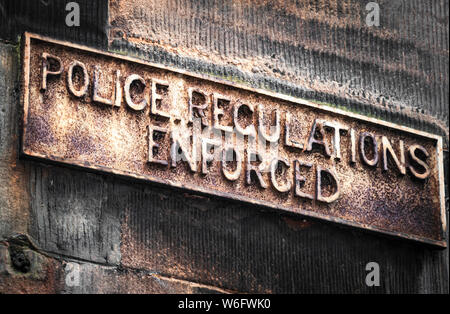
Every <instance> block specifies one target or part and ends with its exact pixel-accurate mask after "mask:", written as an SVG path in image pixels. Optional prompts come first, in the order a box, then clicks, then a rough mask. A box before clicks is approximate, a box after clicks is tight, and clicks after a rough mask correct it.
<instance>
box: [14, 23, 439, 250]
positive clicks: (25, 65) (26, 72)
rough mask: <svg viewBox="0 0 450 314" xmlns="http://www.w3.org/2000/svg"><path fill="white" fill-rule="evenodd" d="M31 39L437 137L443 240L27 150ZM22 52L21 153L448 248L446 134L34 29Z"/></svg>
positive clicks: (426, 136)
mask: <svg viewBox="0 0 450 314" xmlns="http://www.w3.org/2000/svg"><path fill="white" fill-rule="evenodd" d="M32 39H33V40H40V41H44V42H47V43H51V44H55V45H60V46H65V47H68V48H72V49H76V50H81V51H83V52H89V53H94V54H99V55H103V56H106V57H111V58H114V59H120V60H124V61H128V62H133V63H137V64H141V65H145V66H149V67H154V68H158V69H161V70H165V71H170V72H174V73H177V74H182V75H186V76H190V77H193V78H197V79H202V80H207V81H211V82H214V83H218V84H222V85H226V86H231V87H234V88H238V89H242V90H246V91H250V92H253V93H257V94H262V95H265V96H269V97H272V98H275V99H281V100H284V101H288V102H290V103H292V104H295V105H302V106H307V107H310V108H314V109H317V110H320V111H325V112H329V113H332V114H336V115H340V116H344V117H348V118H352V119H355V120H360V121H364V122H365V123H369V124H375V125H378V126H380V125H381V126H385V127H388V128H390V129H393V130H397V131H401V132H404V133H409V134H412V135H414V136H419V137H423V138H426V139H430V140H434V141H436V157H437V158H436V159H437V163H438V165H437V166H438V180H439V189H438V190H439V203H440V218H441V232H442V234H443V235H444V239H443V240H442V241H438V240H433V239H430V238H427V237H422V236H416V235H411V234H408V233H405V232H396V231H391V230H386V229H383V228H380V227H374V226H369V225H367V224H363V223H357V222H353V221H349V220H345V219H342V218H336V217H332V216H329V215H324V214H320V213H316V212H312V211H308V210H302V209H299V210H298V212H292V210H289V209H288V208H287V207H285V206H274V205H273V204H271V203H269V202H265V201H260V200H255V199H251V198H249V197H246V196H236V195H230V194H228V193H226V192H220V191H217V190H214V189H209V188H199V187H197V186H191V185H190V184H189V183H187V184H184V183H175V182H172V181H169V180H164V179H161V178H157V177H154V176H151V175H140V174H137V173H133V172H128V171H123V170H117V169H113V168H109V167H103V166H98V165H93V164H90V163H87V162H83V161H80V160H69V159H63V158H59V157H57V156H46V155H42V154H39V153H36V152H30V151H26V150H24V139H25V134H26V131H27V117H28V107H29V92H28V91H29V87H30V53H31V40H32ZM21 54H22V56H21V58H20V59H21V60H20V61H21V65H22V69H21V87H22V88H21V92H20V102H21V106H22V108H23V112H22V114H23V116H22V120H21V121H22V123H23V124H22V127H21V128H20V131H21V139H20V156H26V157H32V158H37V159H39V160H46V161H48V160H50V161H52V162H56V163H58V164H65V165H71V166H75V167H81V168H83V169H87V170H93V171H100V172H103V173H104V172H106V173H110V174H115V175H119V176H123V177H132V178H134V179H138V180H144V181H146V182H149V181H150V182H154V183H157V184H162V185H168V186H170V187H172V188H180V189H184V190H189V191H193V192H196V193H200V194H205V195H213V196H217V197H222V198H226V199H232V200H236V201H240V202H245V203H249V204H253V205H258V206H264V207H268V208H271V209H276V210H283V211H286V212H289V213H293V214H299V215H303V216H306V217H312V218H317V219H320V220H325V221H329V222H333V223H337V224H340V225H346V226H350V227H356V228H358V229H362V230H366V231H373V232H376V233H381V234H385V235H389V236H394V237H397V238H403V239H408V240H414V241H417V242H421V243H424V244H429V245H432V246H437V247H440V248H447V241H446V237H445V236H446V232H447V220H446V210H445V183H444V180H445V178H444V156H443V154H444V152H443V138H442V136H440V135H436V134H432V133H428V132H425V131H420V130H416V129H413V128H410V127H406V126H402V125H398V124H395V123H392V122H388V121H384V120H380V119H376V118H372V117H368V116H364V115H361V114H357V113H354V112H349V111H345V110H342V109H338V108H333V107H330V106H327V105H322V104H319V103H315V102H313V101H309V100H305V99H302V98H297V97H292V96H288V95H283V94H280V93H275V92H271V91H267V90H263V89H260V88H253V87H250V86H247V85H244V84H239V83H234V82H230V81H227V80H224V79H220V78H217V77H212V76H209V75H204V74H199V73H193V72H190V71H186V70H183V69H179V68H174V67H170V66H164V65H161V64H156V63H152V62H148V61H144V60H141V59H138V58H135V57H130V56H126V55H121V54H117V53H112V52H109V51H103V50H99V49H96V48H92V47H88V46H84V45H80V44H74V43H70V42H67V41H63V40H57V39H52V38H49V37H46V36H41V35H38V34H36V33H31V32H25V33H24V34H23V36H22V41H21Z"/></svg>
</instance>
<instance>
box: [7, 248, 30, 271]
mask: <svg viewBox="0 0 450 314" xmlns="http://www.w3.org/2000/svg"><path fill="white" fill-rule="evenodd" d="M9 255H10V258H11V264H12V266H13V267H14V269H16V270H18V271H20V272H22V273H27V272H29V271H30V268H31V263H30V260H29V259H28V258H27V257H26V256H25V253H24V252H23V249H22V247H20V246H15V245H12V246H10V247H9Z"/></svg>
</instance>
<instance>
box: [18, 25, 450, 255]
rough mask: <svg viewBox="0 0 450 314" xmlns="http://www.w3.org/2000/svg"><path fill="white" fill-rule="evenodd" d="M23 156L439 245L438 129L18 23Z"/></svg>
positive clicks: (440, 177) (440, 184)
mask: <svg viewBox="0 0 450 314" xmlns="http://www.w3.org/2000/svg"><path fill="white" fill-rule="evenodd" d="M22 55H23V56H22V62H23V63H22V64H23V76H22V84H23V94H22V102H23V110H24V116H23V122H24V123H23V134H22V154H24V155H26V156H30V157H36V158H40V159H45V160H51V161H56V162H61V163H65V164H70V165H75V166H80V167H83V168H88V169H92V170H100V171H104V172H109V173H114V174H119V175H123V176H129V177H133V178H138V179H143V180H147V181H152V182H157V183H160V184H167V185H170V186H173V187H177V188H184V189H189V190H193V191H196V192H200V193H207V194H211V195H216V196H219V197H225V198H231V199H235V200H240V201H245V202H248V203H252V204H259V205H263V206H268V207H272V208H276V209H280V210H285V211H289V212H293V213H298V214H302V215H306V216H311V217H316V218H320V219H325V220H328V221H333V222H338V223H341V224H346V225H351V226H355V227H359V228H363V229H369V230H372V231H377V232H381V233H385V234H389V235H394V236H397V237H403V238H408V239H412V240H416V241H420V242H424V243H428V244H433V245H437V246H442V247H445V246H446V241H445V238H444V234H445V230H446V225H445V222H446V220H445V208H444V177H443V151H442V138H441V137H440V136H436V135H432V134H428V133H425V132H421V131H417V130H413V129H410V128H406V127H402V126H399V125H395V124H393V123H389V122H386V121H381V120H377V119H373V118H368V117H364V116H361V115H358V114H354V113H350V112H346V111H343V110H339V109H335V108H332V107H330V106H326V105H323V104H317V103H314V102H310V101H306V100H302V99H297V98H292V97H289V96H284V95H279V94H275V93H272V92H268V91H263V90H259V89H253V88H250V87H248V86H243V85H239V84H234V83H230V82H227V81H224V80H220V79H215V78H210V77H207V76H204V75H199V74H194V73H188V72H185V71H182V70H179V69H171V68H168V67H165V66H161V65H155V64H151V63H148V62H144V61H142V60H138V59H133V58H130V57H127V56H122V55H116V54H112V53H107V52H103V51H98V50H95V49H92V48H87V47H83V46H79V45H75V44H70V43H66V42H61V41H56V40H52V39H48V38H43V37H40V36H38V35H33V34H29V33H26V34H25V35H24V38H23V53H22Z"/></svg>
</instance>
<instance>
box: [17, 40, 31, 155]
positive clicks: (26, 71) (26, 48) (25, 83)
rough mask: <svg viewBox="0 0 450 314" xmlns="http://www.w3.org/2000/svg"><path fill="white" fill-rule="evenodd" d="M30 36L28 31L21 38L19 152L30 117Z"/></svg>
mask: <svg viewBox="0 0 450 314" xmlns="http://www.w3.org/2000/svg"><path fill="white" fill-rule="evenodd" d="M30 41H31V39H30V36H28V35H27V33H25V34H24V36H22V40H21V47H20V48H21V49H20V51H21V53H22V60H21V62H22V71H21V74H22V77H21V80H20V81H21V85H22V91H21V94H20V95H21V97H20V98H21V102H22V112H21V113H22V119H21V121H20V122H21V124H22V125H21V128H20V129H19V130H20V148H19V154H23V147H24V146H25V142H24V141H25V138H26V136H25V135H26V131H27V118H28V106H29V101H30V99H29V93H28V91H29V88H30V62H31V60H30V53H31V46H30V44H31V43H30Z"/></svg>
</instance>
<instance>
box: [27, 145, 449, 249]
mask: <svg viewBox="0 0 450 314" xmlns="http://www.w3.org/2000/svg"><path fill="white" fill-rule="evenodd" d="M23 155H24V156H25V157H28V158H32V159H36V160H39V161H51V162H55V163H57V164H64V165H68V166H73V167H76V168H82V169H88V170H92V171H94V172H100V173H105V172H106V173H110V174H114V175H118V176H121V177H124V178H129V177H131V178H133V179H137V180H141V181H145V182H149V181H150V182H153V183H156V184H160V185H163V186H167V185H168V186H171V187H173V188H177V189H184V190H190V191H194V192H196V193H200V194H205V195H214V196H218V197H221V198H224V199H232V200H235V201H240V202H245V203H248V204H252V205H258V206H264V207H267V208H272V209H276V210H283V211H286V212H289V213H293V214H300V215H303V216H307V217H313V218H317V219H321V220H326V221H329V222H333V223H337V224H340V225H347V226H351V227H356V228H359V229H361V230H365V231H374V232H378V233H381V234H384V235H389V236H395V237H397V238H403V239H407V240H413V241H417V242H421V243H423V244H427V245H432V246H437V247H439V248H447V242H446V241H445V240H442V241H439V240H433V239H430V238H425V237H420V236H415V235H411V234H408V233H404V232H395V231H390V230H386V229H383V228H379V227H372V226H369V225H366V224H362V223H357V222H353V221H350V220H345V219H341V218H335V217H332V216H327V215H323V214H319V213H316V212H312V211H307V210H302V209H297V210H295V211H293V210H292V209H291V208H289V207H284V206H274V205H273V204H271V203H269V202H265V201H260V200H255V199H252V198H249V197H245V196H238V195H230V194H228V193H225V192H220V191H216V190H213V189H208V188H200V187H198V186H195V185H191V184H189V183H186V184H183V183H177V182H173V181H171V180H164V179H161V178H158V177H153V176H150V175H142V174H137V173H133V172H128V171H123V170H117V169H114V168H109V167H104V166H99V165H94V164H91V163H88V162H83V161H79V160H69V159H63V158H60V157H57V156H47V155H42V154H39V153H35V152H30V151H27V150H24V151H23Z"/></svg>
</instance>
